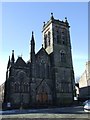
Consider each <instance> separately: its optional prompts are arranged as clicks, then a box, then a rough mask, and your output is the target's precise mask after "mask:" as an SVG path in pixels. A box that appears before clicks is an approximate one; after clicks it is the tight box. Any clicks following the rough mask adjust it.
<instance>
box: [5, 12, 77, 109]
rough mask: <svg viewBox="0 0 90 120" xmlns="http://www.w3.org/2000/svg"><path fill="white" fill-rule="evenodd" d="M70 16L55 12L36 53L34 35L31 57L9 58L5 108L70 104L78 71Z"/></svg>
mask: <svg viewBox="0 0 90 120" xmlns="http://www.w3.org/2000/svg"><path fill="white" fill-rule="evenodd" d="M69 28H70V26H69V23H68V21H67V18H65V21H60V20H57V19H55V18H54V17H53V14H52V13H51V18H50V20H49V21H48V22H47V23H45V22H44V25H43V29H42V35H43V44H42V47H41V49H40V50H39V51H38V52H37V53H35V40H34V33H33V32H32V36H31V41H30V42H31V46H30V60H28V62H25V61H24V60H23V58H22V57H18V59H17V60H16V61H15V58H14V50H12V56H11V58H10V56H9V60H8V64H7V71H6V81H5V90H4V101H3V107H4V108H5V107H8V108H11V109H15V108H18V109H19V108H23V109H25V108H30V107H40V106H41V107H44V106H54V105H58V106H61V105H69V104H71V103H73V100H74V85H75V81H74V71H73V63H72V53H71V43H70V31H69Z"/></svg>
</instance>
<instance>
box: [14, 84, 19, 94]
mask: <svg viewBox="0 0 90 120" xmlns="http://www.w3.org/2000/svg"><path fill="white" fill-rule="evenodd" d="M14 90H15V92H20V84H19V83H15V84H14Z"/></svg>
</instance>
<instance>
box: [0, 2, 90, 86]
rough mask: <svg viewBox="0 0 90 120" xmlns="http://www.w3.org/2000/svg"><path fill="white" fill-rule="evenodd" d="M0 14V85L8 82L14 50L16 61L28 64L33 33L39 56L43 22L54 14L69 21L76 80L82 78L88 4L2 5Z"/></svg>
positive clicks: (13, 3)
mask: <svg viewBox="0 0 90 120" xmlns="http://www.w3.org/2000/svg"><path fill="white" fill-rule="evenodd" d="M0 11H1V12H0V13H1V14H2V15H1V21H0V24H1V26H2V27H1V28H2V29H0V33H1V37H0V38H1V41H0V54H1V55H0V84H2V83H3V82H4V81H5V78H6V67H7V62H8V58H9V55H10V56H11V52H12V50H14V51H15V60H16V59H17V58H18V56H21V55H22V58H23V59H24V60H25V61H28V60H29V58H30V40H31V33H32V31H34V37H35V45H36V46H35V47H36V48H35V50H36V52H37V51H38V50H39V49H40V48H41V46H42V27H43V22H44V21H45V22H47V21H48V20H49V19H50V17H51V12H53V15H54V18H55V19H59V20H65V17H67V19H68V22H69V24H70V38H71V45H72V59H73V67H74V73H75V79H77V78H78V77H80V76H81V75H82V73H83V72H84V70H85V64H86V62H87V60H88V3H87V2H12V3H11V2H2V5H1V8H0Z"/></svg>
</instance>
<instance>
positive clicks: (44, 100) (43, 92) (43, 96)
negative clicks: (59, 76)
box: [36, 82, 52, 105]
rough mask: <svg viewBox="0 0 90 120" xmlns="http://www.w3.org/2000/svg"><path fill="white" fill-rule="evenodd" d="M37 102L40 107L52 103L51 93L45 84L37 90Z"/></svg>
mask: <svg viewBox="0 0 90 120" xmlns="http://www.w3.org/2000/svg"><path fill="white" fill-rule="evenodd" d="M36 101H37V104H38V105H48V104H50V103H52V95H51V91H50V88H49V86H48V85H47V84H46V83H45V82H43V83H42V84H41V85H40V86H39V87H38V89H37V94H36Z"/></svg>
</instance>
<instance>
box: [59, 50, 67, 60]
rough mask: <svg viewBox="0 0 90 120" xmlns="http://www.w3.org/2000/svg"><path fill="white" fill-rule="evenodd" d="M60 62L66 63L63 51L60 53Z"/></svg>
mask: <svg viewBox="0 0 90 120" xmlns="http://www.w3.org/2000/svg"><path fill="white" fill-rule="evenodd" d="M60 56H61V62H66V53H65V52H64V51H61V52H60Z"/></svg>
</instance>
